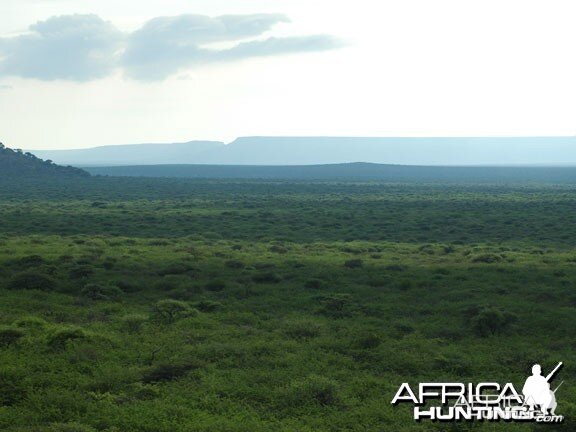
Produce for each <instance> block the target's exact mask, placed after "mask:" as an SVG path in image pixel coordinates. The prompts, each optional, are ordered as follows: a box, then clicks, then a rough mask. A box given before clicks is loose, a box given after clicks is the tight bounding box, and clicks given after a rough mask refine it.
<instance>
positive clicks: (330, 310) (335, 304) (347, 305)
mask: <svg viewBox="0 0 576 432" xmlns="http://www.w3.org/2000/svg"><path fill="white" fill-rule="evenodd" d="M319 299H320V304H321V306H320V309H319V310H318V312H319V313H320V314H322V315H326V316H329V317H332V318H343V317H347V316H350V315H351V313H352V296H351V295H350V294H331V295H327V296H322V297H320V298H319Z"/></svg>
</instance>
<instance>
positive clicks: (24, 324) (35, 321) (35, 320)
mask: <svg viewBox="0 0 576 432" xmlns="http://www.w3.org/2000/svg"><path fill="white" fill-rule="evenodd" d="M14 325H15V326H16V327H19V328H26V329H34V330H40V329H43V328H45V327H46V326H47V325H48V323H47V322H46V320H44V319H42V318H40V317H35V316H30V317H24V318H21V319H19V320H17V321H15V322H14Z"/></svg>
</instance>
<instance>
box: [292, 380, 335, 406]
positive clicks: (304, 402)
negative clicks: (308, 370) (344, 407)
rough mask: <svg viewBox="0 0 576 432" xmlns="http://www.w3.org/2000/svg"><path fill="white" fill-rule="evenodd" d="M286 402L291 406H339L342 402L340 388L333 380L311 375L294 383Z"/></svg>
mask: <svg viewBox="0 0 576 432" xmlns="http://www.w3.org/2000/svg"><path fill="white" fill-rule="evenodd" d="M285 400H286V402H287V403H288V404H290V405H291V406H310V405H312V406H313V405H321V406H330V405H337V404H338V403H339V402H340V395H339V386H338V383H337V382H336V381H333V380H331V379H328V378H325V377H323V376H317V375H310V376H308V377H307V378H305V379H302V380H297V381H294V382H292V383H291V384H290V386H289V387H288V389H287V391H286V394H285Z"/></svg>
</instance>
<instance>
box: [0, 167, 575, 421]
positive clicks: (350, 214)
mask: <svg viewBox="0 0 576 432" xmlns="http://www.w3.org/2000/svg"><path fill="white" fill-rule="evenodd" d="M575 189H576V188H574V187H572V186H570V185H565V186H545V185H523V186H509V187H496V186H491V185H468V186H464V185H454V184H453V185H440V184H437V185H424V184H412V185H403V184H382V183H379V184H377V183H361V182H354V183H346V182H338V183H320V182H316V183H307V182H300V183H290V182H283V181H270V182H242V181H229V182H225V181H202V180H197V181H192V180H182V181H177V180H168V179H155V180H153V179H113V178H94V179H76V180H75V181H74V182H64V181H60V180H54V181H52V182H46V181H34V180H33V179H19V181H11V180H9V179H8V180H6V181H0V220H1V221H2V223H1V224H0V291H1V294H2V295H0V310H1V311H2V314H1V316H0V320H1V323H0V324H1V329H0V334H1V333H2V331H6V333H5V335H6V337H7V339H6V341H7V342H6V343H5V344H3V346H0V365H1V367H0V404H1V405H2V407H1V408H0V411H1V415H0V430H7V431H12V432H15V431H27V432H31V431H32V432H38V431H41V432H45V431H50V430H51V428H60V429H61V430H66V429H65V428H76V429H71V430H79V431H86V430H87V431H90V430H93V429H94V430H98V431H101V432H120V431H121V432H142V431H143V432H152V431H154V432H189V431H200V430H202V431H204V430H206V431H221V430H227V431H239V430H245V431H250V432H252V431H254V432H260V431H271V430H274V431H280V432H289V431H290V432H291V431H294V430H297V431H306V432H310V431H314V432H316V431H318V432H328V431H332V430H341V431H344V430H346V431H372V430H374V431H377V430H394V431H396V430H398V431H402V432H407V431H411V430H417V429H418V430H426V431H428V430H443V428H444V429H445V428H446V427H449V425H448V426H447V425H445V424H442V426H441V425H440V423H438V424H432V423H429V422H422V423H421V424H415V423H414V422H413V420H412V414H411V411H410V410H409V409H403V407H402V406H400V407H392V406H391V405H390V399H391V397H392V394H393V392H394V390H395V389H396V388H397V386H398V385H399V384H400V383H401V382H404V381H406V380H408V379H409V380H412V381H413V382H424V381H430V380H434V381H436V380H442V381H444V380H446V381H463V382H468V381H470V382H474V381H478V380H479V379H485V378H489V379H491V380H492V379H493V380H495V381H498V382H507V381H508V380H511V381H512V382H513V383H514V384H515V385H517V386H518V387H521V385H522V381H523V380H524V379H525V378H526V376H528V375H529V373H530V367H531V365H532V364H533V363H534V362H539V363H541V364H542V365H543V369H544V370H545V371H549V370H550V369H551V368H552V367H553V366H554V365H555V362H556V361H558V359H561V360H565V361H566V362H568V360H569V359H570V358H573V357H574V344H573V340H572V339H573V336H572V335H574V334H575V332H576V327H575V321H574V307H576V295H575V294H574V290H573V282H572V281H573V280H576V265H575V264H576V259H575V258H574V256H575V255H574V250H573V245H574V244H576V214H575V213H574V212H573V211H572V209H573V208H574V206H575V205H576V195H575V194H573V191H574V190H575ZM94 203H97V204H96V205H94ZM494 257H496V258H494ZM357 260H359V261H360V262H361V263H362V265H361V267H359V268H358V267H357V268H348V267H347V266H345V265H344V263H345V262H349V261H352V262H354V261H357ZM352 267H354V265H352ZM22 274H27V275H30V274H31V275H33V277H32V278H30V279H31V280H32V282H31V283H28V282H26V283H25V284H21V283H17V284H15V285H14V286H12V285H11V284H12V283H13V281H15V280H16V279H17V278H18V277H20V276H21V275H22ZM70 276H73V277H72V278H71V277H70ZM24 279H26V280H27V278H24ZM38 280H40V282H38ZM23 286H35V288H28V289H22V287H23ZM109 287H114V289H112V290H111V291H109ZM88 288H89V289H88ZM116 288H118V289H116ZM120 291H121V292H120ZM91 298H94V299H103V298H104V301H92V300H90V299H91ZM106 299H107V300H106ZM117 299H121V300H122V301H121V302H120V301H113V300H117ZM487 305H492V306H487ZM197 310H198V311H200V312H202V313H200V312H197ZM192 317H193V318H192ZM14 330H15V331H16V332H14ZM14 335H16V336H14ZM13 336H14V338H13ZM0 339H1V336H0ZM561 378H562V379H565V383H564V384H563V386H562V387H561V388H560V389H559V391H558V401H559V406H558V410H557V411H558V412H559V413H562V414H565V415H566V416H567V417H566V418H567V420H568V418H569V417H568V416H572V417H573V415H574V413H575V412H576V411H574V407H573V404H571V402H570V401H571V400H574V399H575V398H576V387H575V386H574V385H573V384H572V383H573V382H574V379H573V377H572V375H571V371H570V369H569V368H566V369H565V370H563V371H562V372H561ZM558 381H559V380H558ZM554 384H557V382H554ZM518 387H517V388H518ZM565 423H566V424H565V425H562V426H561V427H562V428H563V429H564V430H571V429H570V427H571V426H572V423H570V422H569V421H566V422H565ZM474 424H475V425H476V426H475V430H478V431H488V430H491V429H492V426H493V425H492V424H490V423H474ZM461 427H464V426H462V425H460V426H458V425H457V426H455V428H454V430H456V429H457V428H461ZM526 427H529V425H525V424H514V423H500V424H498V429H499V430H500V429H501V430H504V431H518V432H520V431H523V430H525V429H526ZM62 428H64V429H62ZM92 428H93V429H92ZM559 430H562V429H559Z"/></svg>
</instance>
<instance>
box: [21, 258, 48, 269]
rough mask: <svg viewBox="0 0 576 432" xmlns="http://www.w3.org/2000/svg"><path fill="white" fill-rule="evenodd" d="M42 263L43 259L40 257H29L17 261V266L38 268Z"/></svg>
mask: <svg viewBox="0 0 576 432" xmlns="http://www.w3.org/2000/svg"><path fill="white" fill-rule="evenodd" d="M44 263H45V261H44V258H42V257H41V256H40V255H29V256H25V257H22V258H20V260H19V264H20V265H22V266H24V267H40V266H41V265H42V264H44Z"/></svg>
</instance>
